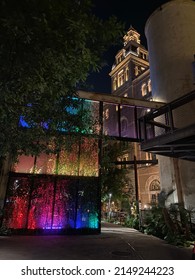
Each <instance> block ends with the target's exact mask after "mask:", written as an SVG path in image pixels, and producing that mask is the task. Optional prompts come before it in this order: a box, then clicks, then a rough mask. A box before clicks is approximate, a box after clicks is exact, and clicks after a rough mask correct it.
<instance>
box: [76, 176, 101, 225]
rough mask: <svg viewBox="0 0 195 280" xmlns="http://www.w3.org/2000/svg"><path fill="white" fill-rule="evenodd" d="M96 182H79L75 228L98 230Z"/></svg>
mask: <svg viewBox="0 0 195 280" xmlns="http://www.w3.org/2000/svg"><path fill="white" fill-rule="evenodd" d="M98 185H99V184H98V180H93V181H92V180H84V181H79V188H78V203H77V205H78V206H77V220H76V228H98V226H99V223H98V212H99V211H98V205H99V202H98V199H99V195H98Z"/></svg>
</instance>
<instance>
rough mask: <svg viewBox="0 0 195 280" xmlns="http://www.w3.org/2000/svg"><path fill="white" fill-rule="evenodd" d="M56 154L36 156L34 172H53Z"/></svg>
mask: <svg viewBox="0 0 195 280" xmlns="http://www.w3.org/2000/svg"><path fill="white" fill-rule="evenodd" d="M55 168H56V155H54V154H51V155H47V154H41V155H40V156H39V157H37V160H36V167H35V174H55V173H56V172H55Z"/></svg>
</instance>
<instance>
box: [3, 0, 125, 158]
mask: <svg viewBox="0 0 195 280" xmlns="http://www.w3.org/2000/svg"><path fill="white" fill-rule="evenodd" d="M91 2H92V1H91V0H80V1H79V0H55V1H52V0H42V1H39V0H22V1H14V0H2V1H1V3H0V61H1V64H0V77H1V79H0V127H1V133H0V156H1V157H4V156H5V155H6V154H7V153H9V154H10V153H11V154H13V155H17V153H18V151H19V152H20V153H25V154H39V153H40V151H44V150H46V151H47V149H48V145H47V144H48V142H49V141H50V140H51V139H53V141H55V146H56V147H59V146H60V147H61V146H62V145H63V139H64V138H63V136H62V131H65V132H75V131H76V132H78V131H83V129H84V128H85V123H86V122H85V121H83V114H84V113H83V111H82V104H81V102H80V101H79V100H78V99H77V98H73V97H75V96H76V91H77V90H78V89H79V88H80V87H81V86H82V85H83V83H85V81H86V79H87V77H88V75H89V73H91V72H93V71H98V70H99V69H100V67H101V62H102V56H103V54H104V52H105V51H106V50H107V49H108V48H109V46H111V45H112V44H116V43H117V42H119V41H120V39H119V38H121V35H122V33H123V28H124V24H122V23H120V22H118V21H117V19H116V18H115V17H111V18H109V19H108V20H105V21H103V20H101V19H99V18H97V17H96V16H95V15H94V13H93V6H92V3H91ZM75 112H76V113H75ZM20 120H22V121H23V124H25V125H26V126H27V128H24V125H23V127H21V126H20V125H19V123H20V124H21V122H19V121H20ZM85 120H86V118H85ZM29 127H30V129H29Z"/></svg>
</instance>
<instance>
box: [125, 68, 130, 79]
mask: <svg viewBox="0 0 195 280" xmlns="http://www.w3.org/2000/svg"><path fill="white" fill-rule="evenodd" d="M128 80H129V68H126V72H125V81H128Z"/></svg>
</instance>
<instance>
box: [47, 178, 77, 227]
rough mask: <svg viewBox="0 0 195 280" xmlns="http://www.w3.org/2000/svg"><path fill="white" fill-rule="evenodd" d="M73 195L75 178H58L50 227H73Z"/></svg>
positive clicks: (74, 192)
mask: <svg viewBox="0 0 195 280" xmlns="http://www.w3.org/2000/svg"><path fill="white" fill-rule="evenodd" d="M75 195H76V185H75V180H72V179H71V180H69V179H59V180H58V182H57V185H56V194H55V207H54V215H53V225H52V229H61V228H74V227H75V223H74V220H75Z"/></svg>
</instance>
